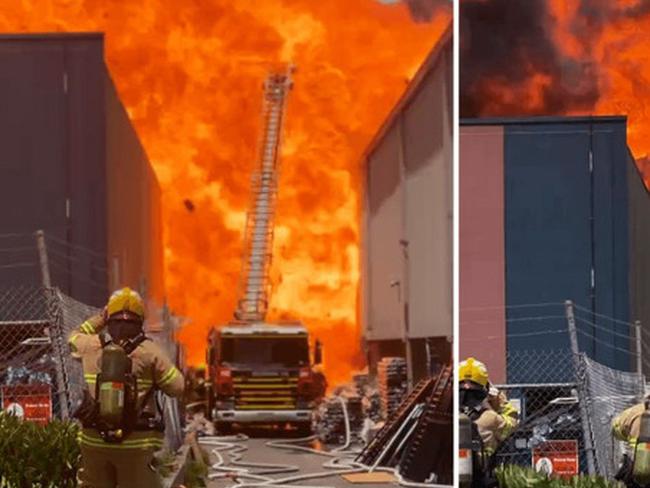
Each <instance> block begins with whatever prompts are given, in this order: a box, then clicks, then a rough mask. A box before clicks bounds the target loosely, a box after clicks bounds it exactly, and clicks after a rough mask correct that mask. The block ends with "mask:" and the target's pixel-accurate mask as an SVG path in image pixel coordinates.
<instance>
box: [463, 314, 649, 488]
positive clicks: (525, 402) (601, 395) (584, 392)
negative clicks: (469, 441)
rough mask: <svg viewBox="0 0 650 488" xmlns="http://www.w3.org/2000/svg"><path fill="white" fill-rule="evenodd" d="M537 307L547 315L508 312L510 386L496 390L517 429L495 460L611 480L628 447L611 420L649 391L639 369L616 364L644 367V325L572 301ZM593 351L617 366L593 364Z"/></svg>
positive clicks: (508, 384) (500, 386)
mask: <svg viewBox="0 0 650 488" xmlns="http://www.w3.org/2000/svg"><path fill="white" fill-rule="evenodd" d="M532 306H534V307H538V309H539V308H542V307H543V310H544V312H543V313H540V314H539V315H535V314H534V313H530V311H527V310H525V309H524V307H518V309H517V310H516V313H513V312H512V311H508V312H507V314H506V316H507V317H508V319H506V323H507V331H508V336H507V344H508V353H507V357H506V361H505V366H506V379H507V381H506V383H504V384H501V385H496V386H497V388H499V389H500V390H501V391H503V392H504V393H505V394H506V395H507V396H508V398H509V399H510V400H511V401H512V402H513V403H514V405H515V406H516V407H517V408H518V409H519V411H520V424H519V427H518V428H517V430H516V431H515V432H514V433H513V434H512V435H511V436H510V437H509V438H508V439H507V440H506V441H505V442H504V443H503V444H502V445H501V446H500V447H499V449H498V450H497V452H496V455H495V456H496V461H497V463H498V464H519V465H523V466H533V467H537V469H540V470H544V469H547V468H548V467H549V466H550V464H551V460H554V464H556V465H562V466H564V467H563V468H562V469H566V470H567V471H572V470H576V471H579V472H581V473H588V474H599V475H602V476H605V477H608V478H610V479H611V478H612V477H613V476H614V474H615V473H616V471H617V469H618V464H619V461H620V458H621V455H622V450H623V449H624V447H623V445H622V443H620V442H618V441H616V440H615V439H614V438H613V437H612V434H611V424H612V420H613V419H614V417H615V416H616V415H617V414H619V413H620V412H622V411H623V410H624V409H626V408H627V407H629V406H632V405H634V404H635V403H638V402H639V401H641V399H642V398H643V395H644V390H645V377H644V376H643V375H642V374H641V373H640V372H630V371H624V370H622V369H616V368H615V367H612V365H613V364H619V365H628V364H629V369H637V370H640V364H641V363H642V362H643V361H644V360H645V359H643V358H642V357H641V347H640V334H639V324H638V323H628V322H624V321H621V320H617V319H614V318H611V317H607V316H604V315H600V314H599V315H597V316H596V315H595V314H591V315H588V314H587V313H586V312H585V309H582V308H581V307H579V306H575V307H574V306H573V304H570V303H567V304H541V305H532ZM549 310H552V311H550V312H549ZM560 310H562V311H563V312H564V313H563V314H560ZM561 317H562V320H560V318H561ZM595 319H597V321H596V320H595ZM462 326H463V324H462V322H461V327H462ZM477 340H478V339H477ZM524 345H526V346H533V347H529V348H528V349H526V348H523V347H522V346H524ZM536 345H538V346H539V348H535V347H534V346H536ZM486 347H489V346H488V345H487V344H486ZM596 347H597V349H596ZM596 350H598V357H599V358H605V360H606V361H608V362H611V363H613V364H608V365H605V364H603V363H602V362H599V361H596V360H595V359H593V356H594V355H595V354H596ZM590 356H591V357H590ZM616 356H618V357H616ZM621 357H623V358H624V359H623V360H621ZM610 358H614V359H612V360H611V361H610V360H609V359H610ZM489 367H490V365H489V364H488V369H489Z"/></svg>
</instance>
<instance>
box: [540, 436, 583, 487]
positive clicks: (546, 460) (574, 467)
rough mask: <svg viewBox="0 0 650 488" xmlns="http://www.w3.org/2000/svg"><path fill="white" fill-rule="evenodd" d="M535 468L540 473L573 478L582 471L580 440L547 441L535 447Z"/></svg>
mask: <svg viewBox="0 0 650 488" xmlns="http://www.w3.org/2000/svg"><path fill="white" fill-rule="evenodd" d="M533 468H535V471H537V472H539V473H544V474H547V475H554V476H557V477H560V478H571V477H572V476H575V475H577V474H578V473H579V472H580V463H579V459H578V441H576V440H570V441H560V440H553V441H546V442H544V443H543V444H541V445H540V446H538V447H535V448H533Z"/></svg>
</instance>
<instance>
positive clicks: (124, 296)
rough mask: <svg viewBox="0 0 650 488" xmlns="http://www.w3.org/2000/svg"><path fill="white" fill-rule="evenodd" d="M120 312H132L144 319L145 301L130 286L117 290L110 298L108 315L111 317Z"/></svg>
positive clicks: (107, 307) (107, 308)
mask: <svg viewBox="0 0 650 488" xmlns="http://www.w3.org/2000/svg"><path fill="white" fill-rule="evenodd" d="M120 312H130V313H131V314H135V315H137V316H138V317H140V318H141V319H143V320H144V302H143V301H142V297H141V296H140V294H139V293H138V292H136V291H134V290H132V289H131V288H129V287H128V286H127V287H125V288H122V289H120V290H117V291H115V292H114V293H113V294H112V295H111V297H110V298H109V299H108V305H107V306H106V315H108V317H111V316H113V315H115V314H118V313H120Z"/></svg>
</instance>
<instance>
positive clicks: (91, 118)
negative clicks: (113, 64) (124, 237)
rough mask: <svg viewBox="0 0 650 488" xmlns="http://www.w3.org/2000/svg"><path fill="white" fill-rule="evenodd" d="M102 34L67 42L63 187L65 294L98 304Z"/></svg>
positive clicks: (101, 281) (102, 279)
mask: <svg viewBox="0 0 650 488" xmlns="http://www.w3.org/2000/svg"><path fill="white" fill-rule="evenodd" d="M103 49H104V46H103V40H102V38H101V37H97V38H94V39H86V40H81V39H79V40H75V41H74V42H66V51H65V64H66V85H67V93H66V95H67V100H68V104H67V114H66V116H67V127H68V134H67V139H66V142H67V144H66V145H67V151H66V156H67V164H68V168H67V169H68V171H67V174H68V184H67V191H68V195H69V199H70V204H69V210H70V216H69V222H70V224H69V233H68V237H67V241H68V242H69V243H70V244H71V246H69V250H68V253H69V260H68V261H69V264H70V266H69V271H70V274H71V286H70V288H69V289H68V294H69V295H71V296H73V297H75V298H76V299H77V300H80V301H82V302H84V303H87V304H90V305H95V306H100V305H103V304H104V303H105V302H106V299H107V294H108V289H107V284H108V282H107V267H106V266H107V260H106V239H107V218H106V213H107V208H106V206H107V204H106V169H105V168H106V159H105V154H106V138H105V118H106V116H105V110H104V106H105V104H104V82H105V79H106V77H107V72H106V67H105V65H104V53H103Z"/></svg>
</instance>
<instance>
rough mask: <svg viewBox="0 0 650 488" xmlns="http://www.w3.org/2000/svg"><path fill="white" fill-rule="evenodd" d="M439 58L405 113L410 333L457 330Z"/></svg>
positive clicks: (444, 76)
mask: <svg viewBox="0 0 650 488" xmlns="http://www.w3.org/2000/svg"><path fill="white" fill-rule="evenodd" d="M444 61H445V60H444V58H439V59H438V61H437V63H436V64H435V65H434V66H433V67H432V69H431V71H429V73H427V75H426V76H425V77H424V78H423V79H422V81H421V82H420V84H419V85H418V89H417V92H416V93H415V94H414V96H413V98H412V100H411V101H410V102H409V104H408V105H407V106H406V107H405V109H404V111H403V113H402V117H401V129H402V130H401V133H402V146H403V151H404V167H405V180H404V182H405V187H406V188H405V202H404V203H405V206H406V208H405V225H406V234H405V236H406V241H407V242H408V250H407V252H408V264H407V265H408V270H407V272H408V300H409V309H408V310H409V315H408V319H409V322H408V324H409V325H408V327H409V337H411V338H425V337H441V336H442V337H445V336H446V337H451V335H452V290H453V284H452V265H451V263H452V235H451V233H452V209H451V205H452V198H451V190H452V180H451V161H452V157H451V145H452V128H451V126H450V125H449V116H448V113H447V110H448V108H449V104H448V103H447V94H448V90H447V85H448V83H450V82H451V80H450V78H451V76H450V73H449V71H448V70H447V68H448V66H447V65H446V64H445V62H444Z"/></svg>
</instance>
